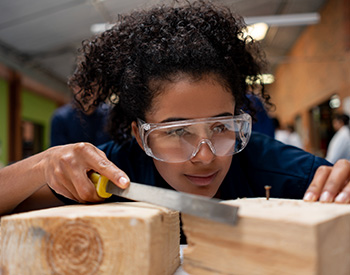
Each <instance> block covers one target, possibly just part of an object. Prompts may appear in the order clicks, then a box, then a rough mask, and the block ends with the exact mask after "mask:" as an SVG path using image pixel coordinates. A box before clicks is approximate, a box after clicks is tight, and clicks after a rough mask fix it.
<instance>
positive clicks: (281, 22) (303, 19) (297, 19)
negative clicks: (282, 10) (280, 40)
mask: <svg viewBox="0 0 350 275" xmlns="http://www.w3.org/2000/svg"><path fill="white" fill-rule="evenodd" d="M320 19H321V17H320V14H319V13H317V12H311V13H296V14H281V15H271V16H255V17H246V18H245V19H244V20H245V22H246V24H247V25H252V24H255V23H259V22H264V23H266V24H267V25H269V26H298V25H299V26H300V25H312V24H317V23H319V22H320Z"/></svg>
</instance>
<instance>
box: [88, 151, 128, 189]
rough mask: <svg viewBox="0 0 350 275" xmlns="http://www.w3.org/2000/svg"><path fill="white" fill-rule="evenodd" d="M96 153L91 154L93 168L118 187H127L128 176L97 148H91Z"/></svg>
mask: <svg viewBox="0 0 350 275" xmlns="http://www.w3.org/2000/svg"><path fill="white" fill-rule="evenodd" d="M93 149H94V150H96V151H97V154H93V155H91V161H92V166H93V170H94V171H96V172H98V173H99V174H101V175H104V176H105V177H107V178H108V179H109V180H111V181H112V182H113V183H114V184H116V185H117V186H119V187H120V188H123V189H124V188H126V187H128V185H129V183H130V179H129V177H128V176H127V175H126V174H125V173H124V172H123V171H122V170H120V169H119V168H118V167H117V166H116V165H115V164H114V163H113V162H111V161H110V160H108V159H107V157H106V155H105V154H104V153H103V152H102V151H100V150H99V149H98V148H93Z"/></svg>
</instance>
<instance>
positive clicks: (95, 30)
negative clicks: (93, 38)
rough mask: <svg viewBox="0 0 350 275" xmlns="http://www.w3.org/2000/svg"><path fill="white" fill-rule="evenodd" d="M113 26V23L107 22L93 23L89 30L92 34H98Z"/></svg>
mask: <svg viewBox="0 0 350 275" xmlns="http://www.w3.org/2000/svg"><path fill="white" fill-rule="evenodd" d="M113 26H114V24H108V23H100V24H93V25H91V27H90V31H91V32H92V33H93V34H99V33H101V32H104V31H106V30H109V29H111V28H112V27H113Z"/></svg>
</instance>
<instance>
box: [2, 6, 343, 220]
mask: <svg viewBox="0 0 350 275" xmlns="http://www.w3.org/2000/svg"><path fill="white" fill-rule="evenodd" d="M244 27H245V25H244V22H243V20H242V18H241V17H239V16H238V15H235V14H233V13H232V12H230V11H229V10H228V9H226V8H219V7H216V6H214V5H212V4H209V3H206V2H202V1H199V2H195V3H192V4H188V3H186V4H184V5H180V4H177V6H176V7H168V6H161V7H155V8H153V9H150V10H145V11H139V12H133V13H131V14H129V15H125V16H122V17H120V19H119V21H118V22H117V23H116V25H115V26H114V27H113V28H112V29H111V30H108V31H106V32H104V33H102V34H101V35H100V36H98V37H96V38H94V39H93V40H91V41H89V40H87V41H85V42H84V43H83V47H82V49H81V55H80V57H79V62H78V66H77V70H76V72H75V73H74V75H73V76H72V77H71V78H70V81H69V84H70V85H71V87H80V88H81V91H80V93H79V95H77V98H79V101H80V104H81V105H82V107H83V108H85V109H87V108H89V106H90V105H91V101H94V104H95V105H96V104H98V103H99V102H101V101H105V100H106V99H109V100H110V101H111V102H114V107H113V110H112V115H111V118H110V129H111V133H112V134H113V136H114V138H115V141H114V142H110V143H108V144H105V145H103V146H101V147H99V148H96V147H94V146H92V145H91V144H87V143H79V144H71V145H65V146H59V147H53V148H50V149H48V150H47V151H44V152H42V153H40V154H38V155H35V156H33V157H30V158H28V159H25V160H23V161H20V162H18V163H15V164H13V165H10V166H8V167H5V168H4V169H2V170H1V171H0V179H1V181H0V182H1V191H0V213H1V214H5V213H11V212H14V211H24V210H28V209H34V208H35V209H36V208H43V207H49V206H54V205H61V204H63V203H72V202H80V203H84V202H100V201H102V199H101V198H99V197H98V196H97V194H96V191H95V188H94V186H93V184H92V183H91V181H90V180H89V178H88V175H87V174H88V172H89V171H91V170H94V171H97V172H99V173H100V174H103V175H105V176H106V177H108V178H109V179H110V180H112V181H113V182H114V183H115V184H116V185H118V186H120V187H122V188H125V187H127V186H128V183H129V181H130V180H132V181H136V182H140V183H144V184H149V185H155V186H159V187H164V188H173V189H176V190H179V191H183V192H188V193H193V194H199V195H204V196H208V197H218V198H221V199H235V198H238V197H255V196H264V192H265V191H264V185H266V184H268V185H271V186H272V189H271V196H272V197H280V198H295V199H297V198H299V199H302V198H304V199H305V200H307V201H316V200H321V201H323V202H333V201H335V202H339V203H348V202H349V201H350V184H349V177H350V163H349V162H348V161H346V160H341V161H338V162H337V163H336V164H335V165H334V166H333V167H332V166H330V164H329V163H328V162H327V161H325V160H324V159H321V158H318V157H315V156H313V155H311V154H308V153H306V152H304V151H302V150H300V149H297V148H295V147H291V146H286V145H284V144H282V143H280V142H277V141H275V140H273V139H270V138H268V137H267V136H264V135H260V134H256V133H252V134H251V133H250V129H251V118H250V116H249V115H247V114H244V113H241V111H240V110H241V109H242V108H243V107H244V108H245V110H248V111H249V113H251V114H253V115H254V110H253V109H252V107H251V106H250V104H249V100H248V97H247V94H249V93H250V92H248V91H254V92H255V93H259V95H260V97H261V98H262V99H264V100H266V102H267V104H268V103H269V97H268V95H266V93H265V91H264V86H263V85H259V84H256V83H257V82H256V81H257V80H258V79H259V74H261V72H262V70H263V64H264V63H263V59H262V54H261V53H260V51H259V48H258V46H257V45H256V43H255V42H254V41H253V40H251V39H249V38H248V39H243V38H242V29H243V28H244ZM247 79H249V80H250V81H247ZM96 87H98V89H97V88H96ZM91 99H93V100H91ZM132 133H133V134H132ZM316 170H317V171H316ZM109 200H118V198H116V197H111V198H110V199H109Z"/></svg>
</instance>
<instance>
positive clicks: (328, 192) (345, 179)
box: [304, 160, 350, 203]
mask: <svg viewBox="0 0 350 275" xmlns="http://www.w3.org/2000/svg"><path fill="white" fill-rule="evenodd" d="M349 178H350V162H349V161H347V160H339V161H337V162H336V163H335V164H334V166H333V167H328V166H321V167H319V168H318V169H317V171H316V173H315V176H314V179H313V180H312V182H311V184H310V186H309V188H308V189H307V191H306V193H305V196H304V200H305V201H316V200H319V201H321V202H333V201H335V202H338V203H348V202H349V201H350V184H349Z"/></svg>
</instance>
